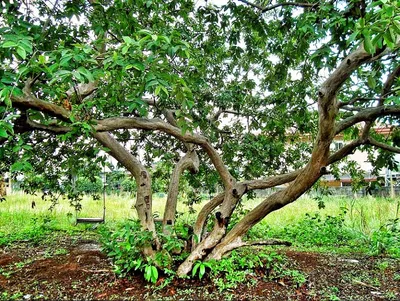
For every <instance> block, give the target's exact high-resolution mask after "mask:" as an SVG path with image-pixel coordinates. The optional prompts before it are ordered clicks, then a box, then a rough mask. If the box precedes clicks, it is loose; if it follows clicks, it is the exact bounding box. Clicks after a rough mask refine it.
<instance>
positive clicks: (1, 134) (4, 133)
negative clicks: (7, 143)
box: [0, 128, 8, 138]
mask: <svg viewBox="0 0 400 301" xmlns="http://www.w3.org/2000/svg"><path fill="white" fill-rule="evenodd" d="M0 137H3V138H7V137H8V134H7V131H6V130H5V129H2V128H0Z"/></svg>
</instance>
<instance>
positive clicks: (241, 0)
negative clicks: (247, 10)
mask: <svg viewBox="0 0 400 301" xmlns="http://www.w3.org/2000/svg"><path fill="white" fill-rule="evenodd" d="M238 1H239V2H242V3H244V4H247V5H249V6H251V7H255V8H257V9H259V10H261V11H262V10H263V9H264V7H262V6H260V5H258V4H255V3H251V2H249V1H246V0H238Z"/></svg>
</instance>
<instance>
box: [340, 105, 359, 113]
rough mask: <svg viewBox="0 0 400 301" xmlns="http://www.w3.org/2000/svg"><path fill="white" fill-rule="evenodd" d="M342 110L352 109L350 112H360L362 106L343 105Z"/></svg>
mask: <svg viewBox="0 0 400 301" xmlns="http://www.w3.org/2000/svg"><path fill="white" fill-rule="evenodd" d="M341 109H342V110H345V111H350V112H360V111H361V110H362V109H361V108H355V107H349V106H341Z"/></svg>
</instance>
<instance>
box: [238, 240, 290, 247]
mask: <svg viewBox="0 0 400 301" xmlns="http://www.w3.org/2000/svg"><path fill="white" fill-rule="evenodd" d="M278 245H282V246H291V245H292V243H291V242H290V241H285V240H280V239H268V240H258V241H244V242H242V243H241V244H238V245H237V247H236V248H242V247H250V246H278Z"/></svg>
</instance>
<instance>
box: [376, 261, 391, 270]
mask: <svg viewBox="0 0 400 301" xmlns="http://www.w3.org/2000/svg"><path fill="white" fill-rule="evenodd" d="M388 267H389V262H388V261H386V260H385V261H380V262H378V263H377V268H378V269H379V270H380V271H381V272H384V271H386V270H387V269H388Z"/></svg>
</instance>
